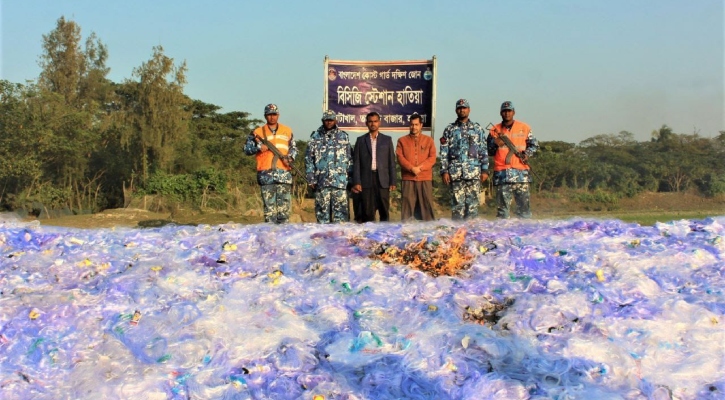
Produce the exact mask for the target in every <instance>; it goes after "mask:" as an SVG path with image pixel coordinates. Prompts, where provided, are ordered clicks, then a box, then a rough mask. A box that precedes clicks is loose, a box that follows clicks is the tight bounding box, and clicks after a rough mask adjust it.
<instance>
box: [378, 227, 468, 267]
mask: <svg viewBox="0 0 725 400" xmlns="http://www.w3.org/2000/svg"><path fill="white" fill-rule="evenodd" d="M465 240H466V229H465V228H463V227H461V228H459V229H458V230H457V231H456V233H455V234H454V235H453V237H452V238H450V240H448V241H445V240H441V241H428V238H424V239H423V240H421V241H420V242H414V243H409V244H408V245H406V246H405V247H403V248H402V249H400V248H398V247H397V246H389V247H386V248H384V250H383V251H382V252H379V254H378V253H377V252H376V254H375V256H374V257H375V258H378V259H380V260H381V261H383V262H385V263H388V264H405V265H407V266H409V267H411V268H414V269H417V270H420V271H423V272H427V273H429V274H431V275H433V276H439V275H456V274H457V273H458V272H460V271H461V270H463V269H465V268H467V267H468V266H470V265H471V262H472V261H473V259H474V255H473V254H471V252H470V251H469V250H468V247H467V246H466V244H465Z"/></svg>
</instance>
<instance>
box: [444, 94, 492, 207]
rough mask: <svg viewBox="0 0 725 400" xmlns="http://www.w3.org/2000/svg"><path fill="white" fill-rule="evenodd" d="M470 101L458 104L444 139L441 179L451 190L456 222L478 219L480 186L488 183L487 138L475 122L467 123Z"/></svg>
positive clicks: (463, 100) (459, 101) (462, 101)
mask: <svg viewBox="0 0 725 400" xmlns="http://www.w3.org/2000/svg"><path fill="white" fill-rule="evenodd" d="M470 112H471V108H470V106H469V105H468V100H465V99H460V100H458V101H457V102H456V115H458V119H457V120H456V122H453V123H452V124H449V125H448V126H447V127H446V129H445V130H444V131H443V136H441V139H440V140H441V177H442V178H443V183H445V184H446V185H450V186H451V216H452V218H453V219H456V220H460V219H469V218H476V217H478V204H479V200H478V196H479V193H480V191H481V183H482V182H484V181H486V179H488V153H487V152H486V138H485V134H484V132H483V129H482V128H481V125H479V124H478V123H476V122H472V121H470V120H469V119H468V115H469V113H470Z"/></svg>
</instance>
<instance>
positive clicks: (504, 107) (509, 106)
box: [501, 101, 514, 111]
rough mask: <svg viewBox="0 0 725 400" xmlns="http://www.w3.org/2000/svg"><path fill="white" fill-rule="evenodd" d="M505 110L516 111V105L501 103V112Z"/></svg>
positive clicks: (506, 102) (507, 102)
mask: <svg viewBox="0 0 725 400" xmlns="http://www.w3.org/2000/svg"><path fill="white" fill-rule="evenodd" d="M504 110H514V103H512V102H510V101H504V102H503V103H501V111H504Z"/></svg>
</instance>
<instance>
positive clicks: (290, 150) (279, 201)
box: [244, 104, 297, 224]
mask: <svg viewBox="0 0 725 400" xmlns="http://www.w3.org/2000/svg"><path fill="white" fill-rule="evenodd" d="M264 119H265V120H266V121H267V123H266V124H265V125H262V126H260V127H257V128H255V129H254V130H253V131H252V133H251V134H250V135H249V137H248V138H247V142H246V143H245V145H244V153H245V154H247V155H250V156H251V155H253V156H255V158H256V159H257V183H259V186H260V188H261V190H262V203H263V204H264V222H273V223H276V224H281V223H285V222H287V221H289V217H290V213H291V210H292V173H291V172H290V170H291V166H292V163H293V162H294V159H295V157H296V156H297V145H296V144H295V140H294V137H293V135H292V129H290V127H288V126H287V125H282V124H280V123H278V122H277V120H278V119H279V108H277V106H276V105H274V104H267V106H266V107H264ZM262 139H264V140H266V141H267V142H268V143H269V144H270V145H272V146H274V148H275V149H276V150H277V152H278V153H279V154H280V155H281V157H279V156H278V155H277V154H275V151H273V150H270V148H269V147H268V146H267V145H266V144H264V143H263V140H262Z"/></svg>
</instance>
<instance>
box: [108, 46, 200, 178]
mask: <svg viewBox="0 0 725 400" xmlns="http://www.w3.org/2000/svg"><path fill="white" fill-rule="evenodd" d="M133 76H134V77H136V78H138V81H127V82H126V84H125V85H124V88H123V89H122V92H123V96H124V97H125V99H124V100H125V103H126V106H127V107H128V109H127V111H128V113H129V114H128V116H129V118H130V121H131V129H128V130H126V131H125V132H124V135H123V138H122V143H123V144H124V145H125V146H128V147H130V148H131V149H135V150H137V151H136V152H135V153H136V154H135V159H136V160H135V164H136V165H137V167H138V169H140V171H141V179H142V182H144V183H145V182H146V181H147V180H148V178H149V175H150V173H151V172H153V171H154V170H156V169H160V170H161V171H163V172H166V173H173V172H174V166H175V161H176V159H175V155H176V149H177V147H178V146H184V145H185V144H186V143H187V140H188V132H189V120H190V117H191V113H190V111H189V110H188V109H187V105H188V104H189V102H190V101H189V99H188V98H187V97H186V96H185V95H184V85H185V84H186V62H182V63H181V65H179V66H175V65H174V59H173V58H170V57H167V56H166V55H165V54H164V49H163V48H162V47H161V46H156V47H154V48H153V55H152V56H151V59H150V60H148V61H147V62H144V63H143V64H141V66H140V67H138V68H135V69H134V70H133Z"/></svg>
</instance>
